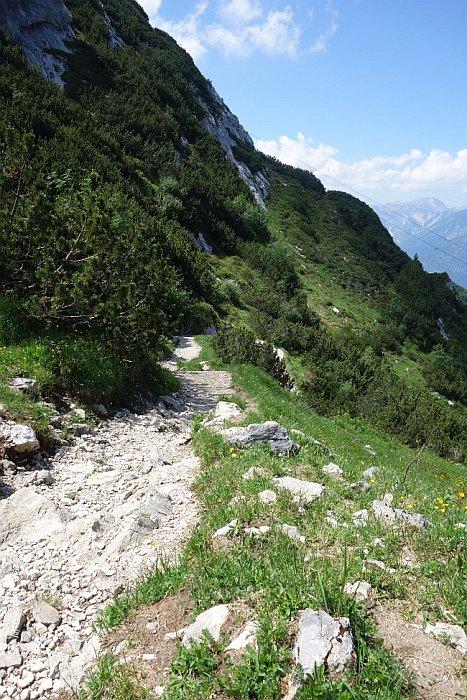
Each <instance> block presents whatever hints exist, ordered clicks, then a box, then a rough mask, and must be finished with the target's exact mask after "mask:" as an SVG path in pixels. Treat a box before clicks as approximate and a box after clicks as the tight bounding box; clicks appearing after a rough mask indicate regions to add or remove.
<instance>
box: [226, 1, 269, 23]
mask: <svg viewBox="0 0 467 700" xmlns="http://www.w3.org/2000/svg"><path fill="white" fill-rule="evenodd" d="M262 14H263V10H262V7H261V5H260V3H259V2H257V0H223V2H221V6H220V8H219V15H220V17H221V18H222V19H223V20H225V21H226V22H228V23H230V24H234V25H236V24H243V25H244V24H250V22H253V21H254V20H256V19H258V18H259V17H261V15H262Z"/></svg>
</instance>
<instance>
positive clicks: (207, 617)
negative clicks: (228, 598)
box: [182, 605, 230, 649]
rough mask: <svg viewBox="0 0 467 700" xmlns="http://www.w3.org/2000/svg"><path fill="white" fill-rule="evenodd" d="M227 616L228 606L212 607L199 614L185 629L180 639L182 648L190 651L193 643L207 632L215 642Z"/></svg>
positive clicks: (200, 639)
mask: <svg viewBox="0 0 467 700" xmlns="http://www.w3.org/2000/svg"><path fill="white" fill-rule="evenodd" d="M229 614H230V608H229V606H228V605H214V607H212V608H209V609H208V610H205V611H204V612H202V613H200V614H199V615H198V617H197V618H196V619H195V621H194V622H192V623H191V625H188V627H187V628H186V630H185V634H184V635H183V639H182V644H183V646H185V647H186V648H187V649H190V647H191V645H192V644H193V643H194V642H200V641H202V640H203V637H204V632H208V633H209V634H210V635H211V637H212V638H213V639H214V640H215V641H216V642H217V641H218V640H219V637H220V635H221V630H222V627H223V626H224V625H225V623H226V622H227V620H228V617H229Z"/></svg>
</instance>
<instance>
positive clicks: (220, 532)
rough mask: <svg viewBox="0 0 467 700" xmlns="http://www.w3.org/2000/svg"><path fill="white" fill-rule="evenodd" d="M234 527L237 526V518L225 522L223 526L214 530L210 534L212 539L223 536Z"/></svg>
mask: <svg viewBox="0 0 467 700" xmlns="http://www.w3.org/2000/svg"><path fill="white" fill-rule="evenodd" d="M236 527H237V519H235V520H231V521H230V523H227V525H224V527H220V528H219V529H218V530H216V531H215V533H214V534H213V536H212V539H216V537H225V536H226V535H228V534H229V533H230V532H232V531H233V530H235V528H236Z"/></svg>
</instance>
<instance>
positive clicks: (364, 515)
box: [352, 508, 369, 527]
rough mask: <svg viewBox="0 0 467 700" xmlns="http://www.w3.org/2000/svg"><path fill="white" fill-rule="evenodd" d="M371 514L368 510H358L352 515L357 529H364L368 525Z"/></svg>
mask: <svg viewBox="0 0 467 700" xmlns="http://www.w3.org/2000/svg"><path fill="white" fill-rule="evenodd" d="M368 518H369V514H368V511H367V509H366V508H364V509H363V510H357V511H355V513H352V520H353V523H354V525H356V526H357V527H364V526H365V525H366V523H367V522H368Z"/></svg>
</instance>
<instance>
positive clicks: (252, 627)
mask: <svg viewBox="0 0 467 700" xmlns="http://www.w3.org/2000/svg"><path fill="white" fill-rule="evenodd" d="M258 630H259V622H257V621H256V620H250V622H247V623H246V625H245V626H244V627H242V629H241V630H240V632H239V633H238V635H237V636H236V637H235V639H232V641H231V642H230V644H229V645H228V646H226V647H225V649H224V651H225V652H229V651H230V652H234V651H241V650H242V649H246V648H247V647H253V649H257V647H258V643H257V639H256V636H257V633H258Z"/></svg>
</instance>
